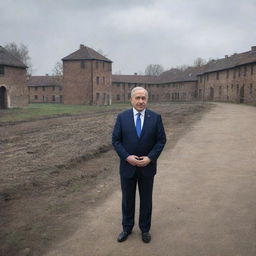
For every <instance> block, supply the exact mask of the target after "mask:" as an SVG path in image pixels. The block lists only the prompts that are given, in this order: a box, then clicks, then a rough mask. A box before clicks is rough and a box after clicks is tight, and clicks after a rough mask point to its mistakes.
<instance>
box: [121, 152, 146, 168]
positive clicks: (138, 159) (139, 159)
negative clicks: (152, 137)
mask: <svg viewBox="0 0 256 256" xmlns="http://www.w3.org/2000/svg"><path fill="white" fill-rule="evenodd" d="M126 161H127V162H128V163H129V164H131V165H133V166H138V167H144V166H147V165H148V164H149V163H150V162H151V160H150V158H148V157H147V156H135V155H130V156H128V157H127V158H126Z"/></svg>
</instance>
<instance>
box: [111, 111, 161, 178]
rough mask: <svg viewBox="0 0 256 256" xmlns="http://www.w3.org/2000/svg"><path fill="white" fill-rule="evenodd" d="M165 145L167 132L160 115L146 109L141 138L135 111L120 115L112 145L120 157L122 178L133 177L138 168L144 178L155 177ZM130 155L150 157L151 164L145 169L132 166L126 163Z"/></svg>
mask: <svg viewBox="0 0 256 256" xmlns="http://www.w3.org/2000/svg"><path fill="white" fill-rule="evenodd" d="M165 143H166V136H165V131H164V127H163V123H162V118H161V116H160V115H159V114H157V113H155V112H153V111H150V110H148V109H146V111H145V117H144V124H143V128H142V131H141V136H140V138H139V137H138V135H137V133H136V128H135V124H134V117H133V110H132V109H129V110H126V111H124V112H122V113H120V114H119V115H118V116H117V119H116V124H115V127H114V130H113V134H112V144H113V146H114V148H115V150H116V152H117V154H118V155H119V157H120V175H121V177H126V178H130V177H132V176H133V175H134V173H135V171H136V168H139V169H140V171H141V172H142V174H143V175H144V176H149V177H152V176H154V175H155V174H156V169H157V168H156V167H157V158H158V157H159V155H160V154H161V152H162V150H163V148H164V145H165ZM129 155H137V156H148V157H149V158H150V159H151V162H150V164H149V165H147V166H145V167H136V166H132V165H130V164H129V163H128V162H127V161H126V158H127V157H128V156H129Z"/></svg>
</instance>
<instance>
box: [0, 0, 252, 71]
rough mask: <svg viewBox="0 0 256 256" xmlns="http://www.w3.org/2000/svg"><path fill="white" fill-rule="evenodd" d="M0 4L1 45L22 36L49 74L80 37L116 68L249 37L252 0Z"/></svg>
mask: <svg viewBox="0 0 256 256" xmlns="http://www.w3.org/2000/svg"><path fill="white" fill-rule="evenodd" d="M0 10H1V14H0V31H1V33H0V45H2V46H4V45H5V44H6V43H9V42H16V43H17V44H20V43H23V44H25V45H26V46H27V47H28V49H29V54H30V57H31V60H32V64H33V69H34V71H33V75H45V74H46V73H48V74H51V73H52V69H53V67H54V65H55V63H56V62H57V61H60V60H61V59H62V58H63V57H65V56H67V55H69V54H70V53H72V52H74V51H76V50H78V48H79V45H80V44H84V45H86V46H89V47H91V48H93V49H95V50H99V49H101V50H102V51H103V53H104V54H105V55H106V56H107V57H108V58H109V59H111V60H112V61H113V73H117V72H118V73H121V74H133V73H135V72H137V73H144V71H145V68H146V66H147V65H148V64H160V65H162V66H163V67H164V69H170V68H172V67H176V66H181V65H192V64H193V62H194V60H195V59H196V58H197V57H202V58H204V59H206V60H208V59H209V58H222V57H224V56H225V55H226V54H228V55H230V54H233V53H235V52H237V53H239V52H245V51H248V50H250V48H251V46H253V45H256V0H237V1H234V0H214V1H209V0H5V1H1V2H0Z"/></svg>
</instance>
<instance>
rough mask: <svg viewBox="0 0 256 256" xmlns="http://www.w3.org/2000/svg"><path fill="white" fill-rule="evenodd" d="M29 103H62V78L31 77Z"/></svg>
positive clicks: (28, 83)
mask: <svg viewBox="0 0 256 256" xmlns="http://www.w3.org/2000/svg"><path fill="white" fill-rule="evenodd" d="M27 85H28V91H29V103H62V101H63V95H62V92H63V77H62V76H48V75H46V76H31V77H29V79H28V82H27Z"/></svg>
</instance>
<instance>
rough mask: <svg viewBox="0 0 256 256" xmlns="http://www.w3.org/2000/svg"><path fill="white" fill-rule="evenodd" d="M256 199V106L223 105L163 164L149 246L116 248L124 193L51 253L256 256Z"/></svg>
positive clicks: (136, 237) (131, 242)
mask: <svg viewBox="0 0 256 256" xmlns="http://www.w3.org/2000/svg"><path fill="white" fill-rule="evenodd" d="M255 194H256V108H255V107H250V106H244V105H233V104H217V106H216V107H215V108H213V109H212V110H211V111H209V112H208V113H206V114H205V115H204V117H203V118H202V119H201V120H200V121H198V122H196V123H195V124H194V125H193V126H192V127H191V129H190V130H189V131H188V132H187V133H186V134H185V135H184V136H183V137H182V138H181V139H180V140H179V141H178V142H177V143H176V144H175V146H174V148H171V147H170V142H169V143H168V144H167V146H166V148H165V150H164V152H163V154H162V155H161V157H160V159H159V168H158V174H157V176H156V179H155V188H154V208H153V220H152V229H151V233H152V241H151V243H150V244H143V243H142V241H141V239H140V231H139V229H138V227H137V226H136V227H135V228H134V232H133V233H132V235H131V236H130V237H129V238H128V240H127V241H125V242H124V243H117V242H116V237H117V235H118V233H119V232H120V231H121V224H120V222H121V220H120V211H121V209H120V200H121V199H120V196H121V194H120V191H119V190H118V191H116V192H114V193H113V194H112V195H111V196H109V197H108V198H107V200H106V201H105V202H104V203H102V204H101V205H99V206H98V207H97V208H96V209H93V210H91V212H89V214H88V215H87V218H88V217H89V218H90V221H89V222H88V219H87V221H86V224H85V222H84V223H83V222H81V224H80V229H79V230H78V231H77V232H76V233H75V234H74V235H72V236H71V237H69V238H67V239H66V240H65V241H62V242H61V243H59V244H57V245H55V246H54V247H53V248H52V249H51V250H50V251H49V252H48V254H46V255H47V256H56V255H61V256H66V255H68V256H70V255H72V256H81V255H83V256H115V255H116V256H124V255H133V256H139V255H140V256H142V255H148V256H156V255H162V256H169V255H172V256H189V255H191V256H195V255H196V256H199V255H205V256H229V255H230V256H231V255H232V256H238V255H241V256H254V255H256V239H255V238H256V204H255ZM137 216H138V215H137Z"/></svg>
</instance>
